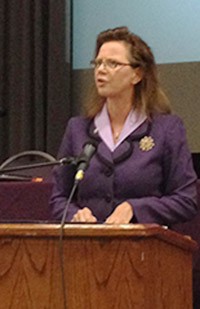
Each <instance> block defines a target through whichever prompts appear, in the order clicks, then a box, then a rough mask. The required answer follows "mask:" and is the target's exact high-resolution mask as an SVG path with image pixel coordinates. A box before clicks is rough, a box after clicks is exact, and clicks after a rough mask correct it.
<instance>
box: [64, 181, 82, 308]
mask: <svg viewBox="0 0 200 309" xmlns="http://www.w3.org/2000/svg"><path fill="white" fill-rule="evenodd" d="M78 183H79V181H75V182H74V185H73V187H72V190H71V192H70V195H69V198H68V200H67V204H66V206H65V210H64V213H63V216H62V220H61V225H60V237H59V258H60V268H61V282H62V290H63V301H64V309H67V292H66V284H65V266H64V250H63V234H64V225H65V219H66V216H67V212H68V208H69V205H70V203H71V200H72V198H73V196H74V193H75V191H76V188H77V186H78Z"/></svg>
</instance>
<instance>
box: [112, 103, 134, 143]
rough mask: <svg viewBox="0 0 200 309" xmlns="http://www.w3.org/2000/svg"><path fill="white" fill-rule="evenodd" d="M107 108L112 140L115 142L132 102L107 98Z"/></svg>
mask: <svg viewBox="0 0 200 309" xmlns="http://www.w3.org/2000/svg"><path fill="white" fill-rule="evenodd" d="M107 109H108V114H109V118H110V124H111V129H112V134H113V140H114V143H117V142H118V139H119V137H120V134H121V131H122V129H123V126H124V123H125V121H126V118H127V116H128V114H129V113H130V111H131V109H132V103H131V102H130V103H129V104H128V103H127V102H122V101H119V100H118V101H117V100H114V101H112V100H107Z"/></svg>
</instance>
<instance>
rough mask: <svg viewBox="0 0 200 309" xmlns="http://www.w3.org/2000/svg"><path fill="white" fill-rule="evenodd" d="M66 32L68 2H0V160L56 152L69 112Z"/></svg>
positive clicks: (29, 0) (22, 0) (4, 0)
mask: <svg viewBox="0 0 200 309" xmlns="http://www.w3.org/2000/svg"><path fill="white" fill-rule="evenodd" d="M70 31H71V1H70V0H45V1H40V0H20V1H18V0H17V1H16V0H9V1H8V0H1V1H0V55H1V57H0V161H3V160H4V159H6V158H7V157H10V156H11V155H13V154H16V153H18V152H21V151H24V150H33V149H34V150H43V151H46V152H49V153H51V154H53V155H55V154H56V153H57V150H58V145H59V144H60V140H61V137H62V135H63V132H64V128H65V125H66V122H67V119H68V118H69V117H70V116H71V114H70V112H71V108H70V88H71V87H70V75H71V72H70V71H71V64H70V59H71V58H70V57H69V55H70V50H71V49H70V48H71V43H70V42H71V40H70V38H71V34H70ZM66 38H68V39H66Z"/></svg>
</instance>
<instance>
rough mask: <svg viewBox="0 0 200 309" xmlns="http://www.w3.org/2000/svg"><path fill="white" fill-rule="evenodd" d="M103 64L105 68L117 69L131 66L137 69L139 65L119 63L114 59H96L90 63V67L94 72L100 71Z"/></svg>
mask: <svg viewBox="0 0 200 309" xmlns="http://www.w3.org/2000/svg"><path fill="white" fill-rule="evenodd" d="M102 64H103V66H104V67H105V68H109V69H112V70H114V69H116V68H117V67H118V66H131V67H132V68H137V67H138V66H139V64H137V63H135V64H134V63H124V62H119V61H116V60H114V59H94V60H91V61H90V65H91V66H92V68H93V69H94V70H97V69H99V67H100V66H101V65H102Z"/></svg>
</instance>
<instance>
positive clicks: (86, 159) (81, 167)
mask: <svg viewBox="0 0 200 309" xmlns="http://www.w3.org/2000/svg"><path fill="white" fill-rule="evenodd" d="M96 149H97V146H96V145H95V144H94V143H92V142H87V143H86V144H85V146H84V147H83V151H82V153H81V154H80V156H79V158H78V160H77V162H78V167H77V172H76V175H75V181H76V182H79V181H81V180H82V179H83V178H84V174H85V171H86V169H87V168H88V166H89V163H90V160H91V158H92V156H93V155H94V153H95V152H96Z"/></svg>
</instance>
